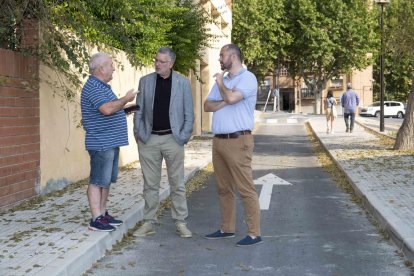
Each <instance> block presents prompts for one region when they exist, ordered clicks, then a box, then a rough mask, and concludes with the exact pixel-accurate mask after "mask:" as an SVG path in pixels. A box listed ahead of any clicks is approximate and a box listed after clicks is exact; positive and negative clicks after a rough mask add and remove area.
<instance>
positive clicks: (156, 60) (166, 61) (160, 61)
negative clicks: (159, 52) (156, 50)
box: [154, 59, 171, 64]
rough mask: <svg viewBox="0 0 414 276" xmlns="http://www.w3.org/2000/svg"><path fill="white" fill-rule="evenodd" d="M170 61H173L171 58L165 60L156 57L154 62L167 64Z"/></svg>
mask: <svg viewBox="0 0 414 276" xmlns="http://www.w3.org/2000/svg"><path fill="white" fill-rule="evenodd" d="M168 62H171V60H165V61H163V60H158V59H154V63H161V64H166V63H168Z"/></svg>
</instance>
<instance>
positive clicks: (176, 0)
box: [0, 0, 212, 100]
mask: <svg viewBox="0 0 414 276" xmlns="http://www.w3.org/2000/svg"><path fill="white" fill-rule="evenodd" d="M1 2H2V4H1V7H2V10H3V12H2V14H1V15H0V48H6V49H10V50H13V51H19V52H22V53H25V54H29V55H32V56H35V57H37V58H38V59H39V60H40V61H41V62H42V63H43V64H45V65H47V66H49V67H50V68H52V69H54V70H55V71H56V72H57V73H58V74H59V75H60V76H61V78H58V80H57V81H56V83H54V84H53V85H54V86H55V87H59V88H58V89H55V92H56V91H58V92H59V93H60V94H61V95H62V96H63V97H64V98H65V99H67V100H72V99H74V97H75V95H76V91H78V90H79V88H80V86H81V78H80V76H83V77H85V76H86V75H87V72H88V71H87V69H88V68H87V63H88V60H89V48H90V47H92V46H97V47H98V49H99V50H100V51H109V52H116V51H124V52H125V53H126V55H127V57H128V60H129V61H130V63H131V64H132V65H133V66H136V67H141V66H148V65H151V64H152V61H153V57H154V55H155V52H156V50H157V49H158V48H159V47H161V46H169V47H172V48H173V49H174V50H175V51H176V52H177V60H176V63H175V69H176V70H177V71H180V72H182V73H187V72H188V70H191V69H194V68H195V64H196V61H197V60H198V59H200V58H201V56H200V54H201V50H202V49H203V48H204V47H206V46H208V41H209V39H210V38H211V37H212V36H211V35H210V34H209V33H208V31H209V30H208V23H209V22H210V18H209V16H208V14H207V13H206V12H205V11H204V9H203V7H202V5H201V4H196V3H193V1H191V0H66V1H63V0H2V1H1ZM28 21H30V22H37V23H38V24H39V27H40V30H41V32H40V33H41V35H40V40H39V44H38V45H32V46H29V47H28V46H27V45H26V46H25V45H22V37H23V36H24V35H25V34H24V31H25V29H24V28H23V26H24V24H25V22H28ZM64 80H68V81H69V85H67V84H65V81H64Z"/></svg>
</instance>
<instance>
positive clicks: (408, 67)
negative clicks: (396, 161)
mask: <svg viewBox="0 0 414 276" xmlns="http://www.w3.org/2000/svg"><path fill="white" fill-rule="evenodd" d="M385 22H386V29H385V30H386V31H385V33H384V38H385V41H386V44H385V45H386V47H385V49H386V51H385V60H386V65H387V67H386V74H385V80H386V83H387V84H386V93H392V95H393V96H396V95H398V94H400V93H404V94H405V95H408V99H407V96H406V98H405V99H407V108H406V113H405V118H404V121H403V123H402V125H401V128H400V129H399V131H398V133H397V138H396V141H395V145H394V148H395V149H403V150H413V149H414V48H413V45H414V1H412V0H393V1H391V4H390V6H389V7H386V21H385ZM409 79H411V92H409V91H410V81H409ZM398 89H401V90H398ZM408 93H409V94H408ZM402 100H404V98H403V99H402Z"/></svg>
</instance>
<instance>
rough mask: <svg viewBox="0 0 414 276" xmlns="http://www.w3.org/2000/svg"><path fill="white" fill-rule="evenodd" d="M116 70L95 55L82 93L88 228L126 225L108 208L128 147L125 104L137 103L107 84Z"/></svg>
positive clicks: (104, 57) (129, 94)
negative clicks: (121, 155) (121, 157)
mask: <svg viewBox="0 0 414 276" xmlns="http://www.w3.org/2000/svg"><path fill="white" fill-rule="evenodd" d="M114 71H115V69H114V65H113V62H112V58H111V57H110V56H109V55H108V54H106V53H97V54H94V55H93V56H92V57H91V59H90V61H89V73H90V74H91V75H90V76H89V78H88V80H87V82H86V83H85V85H84V87H83V89H82V94H81V109H82V122H83V128H84V129H85V131H86V138H85V146H86V150H87V151H88V153H89V156H90V165H91V171H90V182H89V186H88V190H87V195H88V201H89V207H90V209H91V212H92V219H91V221H90V223H89V229H91V230H94V231H107V232H108V231H113V230H115V227H114V226H118V225H121V224H122V223H123V222H122V221H121V220H117V219H115V218H114V217H112V216H111V215H110V214H109V213H108V211H107V208H106V203H107V200H108V195H109V187H110V184H111V183H114V182H116V179H117V176H118V159H119V147H121V146H126V145H128V131H127V122H126V117H125V112H124V111H123V108H124V106H125V104H127V103H128V102H131V101H133V100H134V98H135V95H136V92H134V90H133V89H131V90H129V91H128V92H127V93H126V94H125V96H123V97H121V98H119V99H118V98H117V97H116V95H115V94H114V92H113V91H112V89H111V86H110V85H108V82H110V81H111V80H112V74H113V72H114Z"/></svg>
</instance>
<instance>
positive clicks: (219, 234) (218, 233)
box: [204, 230, 234, 240]
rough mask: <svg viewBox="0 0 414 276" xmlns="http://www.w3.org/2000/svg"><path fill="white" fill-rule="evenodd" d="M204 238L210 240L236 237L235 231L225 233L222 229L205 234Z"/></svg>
mask: <svg viewBox="0 0 414 276" xmlns="http://www.w3.org/2000/svg"><path fill="white" fill-rule="evenodd" d="M204 238H205V239H208V240H216V239H228V238H234V233H223V232H221V230H217V231H216V232H214V233H211V234H208V235H205V236H204Z"/></svg>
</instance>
